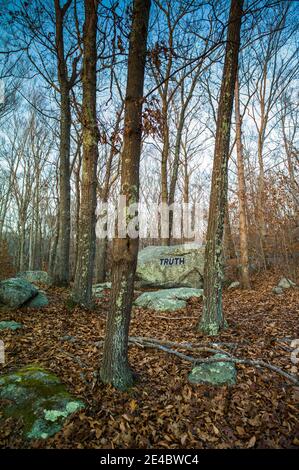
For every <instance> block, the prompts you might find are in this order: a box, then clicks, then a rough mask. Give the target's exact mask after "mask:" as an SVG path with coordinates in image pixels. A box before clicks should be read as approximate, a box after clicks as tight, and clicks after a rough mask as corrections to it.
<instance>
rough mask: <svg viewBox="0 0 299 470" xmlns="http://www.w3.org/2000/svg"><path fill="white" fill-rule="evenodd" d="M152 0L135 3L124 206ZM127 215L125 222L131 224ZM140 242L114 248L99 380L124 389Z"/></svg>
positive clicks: (133, 178) (135, 151) (135, 187)
mask: <svg viewBox="0 0 299 470" xmlns="http://www.w3.org/2000/svg"><path fill="white" fill-rule="evenodd" d="M150 4H151V2H150V0H134V3H133V20H132V29H131V35H130V45H129V58H128V77H127V90H126V101H125V123H124V125H125V132H124V144H123V152H122V156H121V194H122V195H123V196H125V197H126V204H127V206H130V204H134V203H135V204H136V203H138V201H139V163H140V152H141V131H142V128H141V127H142V118H141V115H142V97H143V83H144V68H145V57H146V42H147V32H148V21H149V11H150ZM130 220H131V219H130V216H129V215H127V217H126V221H127V223H129V222H130ZM138 243H139V239H138V238H130V237H129V235H127V236H126V238H115V239H114V240H113V248H112V291H111V304H110V310H109V315H108V321H107V326H106V337H105V344H104V353H103V363H102V368H101V379H102V381H103V382H104V383H109V384H112V385H114V386H115V387H117V388H119V389H126V388H128V387H129V386H131V385H132V384H133V381H134V376H133V373H132V371H131V369H130V367H129V363H128V333H129V325H130V315H131V309H132V302H133V292H134V276H135V271H136V263H137V254H138Z"/></svg>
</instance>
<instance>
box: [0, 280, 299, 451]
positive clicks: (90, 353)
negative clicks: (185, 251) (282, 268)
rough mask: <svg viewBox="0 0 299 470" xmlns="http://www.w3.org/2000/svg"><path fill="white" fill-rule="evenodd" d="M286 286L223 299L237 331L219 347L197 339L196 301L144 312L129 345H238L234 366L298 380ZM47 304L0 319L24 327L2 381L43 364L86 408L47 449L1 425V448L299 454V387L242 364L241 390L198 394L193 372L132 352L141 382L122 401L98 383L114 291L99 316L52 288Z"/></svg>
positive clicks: (298, 295) (267, 284) (14, 338)
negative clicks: (261, 363) (255, 363)
mask: <svg viewBox="0 0 299 470" xmlns="http://www.w3.org/2000/svg"><path fill="white" fill-rule="evenodd" d="M279 277H280V276H279V275H277V274H275V273H267V274H266V275H265V274H263V275H262V274H260V275H257V276H255V278H254V279H253V289H252V290H251V291H242V290H240V289H235V290H225V292H224V311H225V316H226V318H227V321H228V323H229V329H227V330H225V331H223V333H222V334H221V335H219V336H218V337H217V338H206V337H204V336H202V335H200V334H199V333H198V332H197V331H196V325H197V321H198V317H199V315H200V313H201V308H202V302H201V300H198V299H194V300H193V301H191V302H190V303H189V304H188V306H187V308H186V309H182V310H179V311H176V312H166V313H158V312H153V311H149V310H143V309H136V310H135V311H134V315H133V319H132V322H131V329H130V336H143V337H151V338H156V339H159V340H169V341H176V342H180V343H181V342H189V343H190V342H194V343H200V344H201V345H207V346H209V345H210V344H211V342H215V341H218V342H221V343H223V344H222V346H221V347H222V348H224V349H225V348H226V346H225V344H226V343H233V345H230V349H227V350H228V351H229V352H232V353H233V354H234V356H237V357H240V358H247V359H263V360H265V361H267V362H269V363H271V364H273V365H276V366H279V367H280V368H282V369H283V370H284V371H286V372H289V373H292V374H293V375H296V374H298V370H297V367H296V366H295V365H294V364H293V363H292V361H291V351H292V349H291V347H290V339H294V338H299V289H298V288H297V289H289V290H286V291H284V293H283V294H282V295H275V294H273V293H272V292H271V290H272V288H273V287H274V286H275V285H277V282H278V280H279ZM47 295H48V297H49V299H50V305H49V306H48V307H46V308H43V309H40V310H37V311H34V310H29V309H19V310H16V311H14V312H9V316H8V312H3V311H2V312H0V320H15V321H19V322H21V323H23V325H24V327H23V328H22V329H20V330H16V331H9V330H6V331H5V332H1V339H3V340H4V342H5V347H6V364H5V366H4V367H3V366H0V367H1V373H4V372H8V371H10V370H15V369H17V368H20V367H22V366H24V365H27V364H33V363H34V364H41V365H42V366H43V367H45V368H46V369H48V370H50V371H52V372H53V373H55V374H57V376H58V377H60V378H61V380H62V381H63V382H64V383H65V384H66V385H67V388H68V390H69V391H70V392H71V393H72V394H74V395H75V396H77V397H81V398H82V399H83V400H84V401H85V403H86V404H87V406H86V408H85V410H84V411H80V412H78V413H77V414H75V415H73V416H72V417H71V418H70V419H69V420H68V421H67V422H66V423H65V425H64V427H63V429H62V430H61V431H60V432H59V433H58V434H56V435H55V436H54V437H53V438H49V439H47V440H46V441H27V440H25V439H24V438H22V421H21V419H20V420H19V421H17V422H16V421H15V420H12V418H9V419H6V420H4V419H2V424H1V427H0V447H9V448H30V447H31V448H104V449H109V448H148V449H150V448H170V449H178V448H187V449H188V448H196V449H198V448H298V446H299V427H298V404H299V387H297V386H294V384H292V383H290V382H288V381H287V380H286V379H285V378H284V377H282V376H280V375H278V374H276V373H274V372H272V371H270V370H267V369H262V370H261V369H257V368H256V367H252V366H250V365H244V364H241V365H237V371H238V381H237V385H235V386H233V387H227V386H223V387H218V388H213V387H211V386H206V385H191V384H189V383H188V379H187V375H188V373H189V372H190V370H191V368H192V365H191V364H190V362H186V361H184V360H182V359H181V358H179V357H176V356H173V355H170V354H168V353H165V352H162V351H159V350H155V349H148V348H141V347H140V346H137V345H130V347H129V358H130V363H131V365H132V367H133V368H134V370H135V371H136V372H137V374H138V375H139V381H138V383H137V384H136V386H134V387H133V388H132V389H130V390H129V391H128V392H126V393H123V392H120V391H116V390H115V389H113V388H112V387H110V386H105V385H103V384H101V383H99V382H97V380H96V373H97V370H98V368H99V366H100V363H101V355H102V347H101V345H100V344H98V342H100V341H101V340H103V337H104V328H105V320H106V313H107V309H108V306H109V291H106V295H105V296H104V297H103V298H102V299H98V300H97V305H96V308H95V310H94V311H93V312H88V311H86V310H84V309H81V308H78V307H75V308H72V307H71V306H70V305H69V303H68V301H67V298H68V295H69V293H68V291H67V290H64V289H57V288H56V289H54V288H48V289H47ZM161 317H163V318H161ZM181 317H183V318H181ZM186 317H188V318H186ZM66 337H73V338H66ZM224 343H225V344H224ZM186 354H188V353H186ZM201 357H202V356H201ZM0 417H1V416H0Z"/></svg>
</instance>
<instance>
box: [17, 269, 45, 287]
mask: <svg viewBox="0 0 299 470" xmlns="http://www.w3.org/2000/svg"><path fill="white" fill-rule="evenodd" d="M17 277H20V278H22V279H25V280H26V281H28V282H33V283H34V282H40V283H41V284H48V285H51V284H52V278H51V276H50V275H49V274H48V273H47V272H46V271H23V272H21V273H18V274H17Z"/></svg>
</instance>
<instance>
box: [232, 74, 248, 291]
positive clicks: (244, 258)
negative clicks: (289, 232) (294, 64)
mask: <svg viewBox="0 0 299 470" xmlns="http://www.w3.org/2000/svg"><path fill="white" fill-rule="evenodd" d="M235 116H236V146H237V169H238V199H239V221H240V222H239V223H240V228H239V238H240V262H241V283H242V286H243V288H244V289H250V279H249V256H248V234H247V220H246V189H245V188H246V186H245V172H244V155H243V145H242V118H241V113H240V98H239V81H238V77H237V79H236V83H235Z"/></svg>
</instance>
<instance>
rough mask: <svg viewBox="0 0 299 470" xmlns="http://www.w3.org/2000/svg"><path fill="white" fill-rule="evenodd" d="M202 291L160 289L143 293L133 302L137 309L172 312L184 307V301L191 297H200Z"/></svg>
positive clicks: (180, 288)
mask: <svg viewBox="0 0 299 470" xmlns="http://www.w3.org/2000/svg"><path fill="white" fill-rule="evenodd" d="M202 293H203V291H202V289H194V288H191V287H179V288H177V289H161V290H158V291H154V292H144V293H143V294H141V295H140V296H139V297H137V299H136V300H135V302H134V304H135V305H136V306H137V307H143V308H148V309H153V310H157V311H174V310H178V309H180V308H184V307H186V301H187V300H188V299H190V298H191V297H201V296H202Z"/></svg>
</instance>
